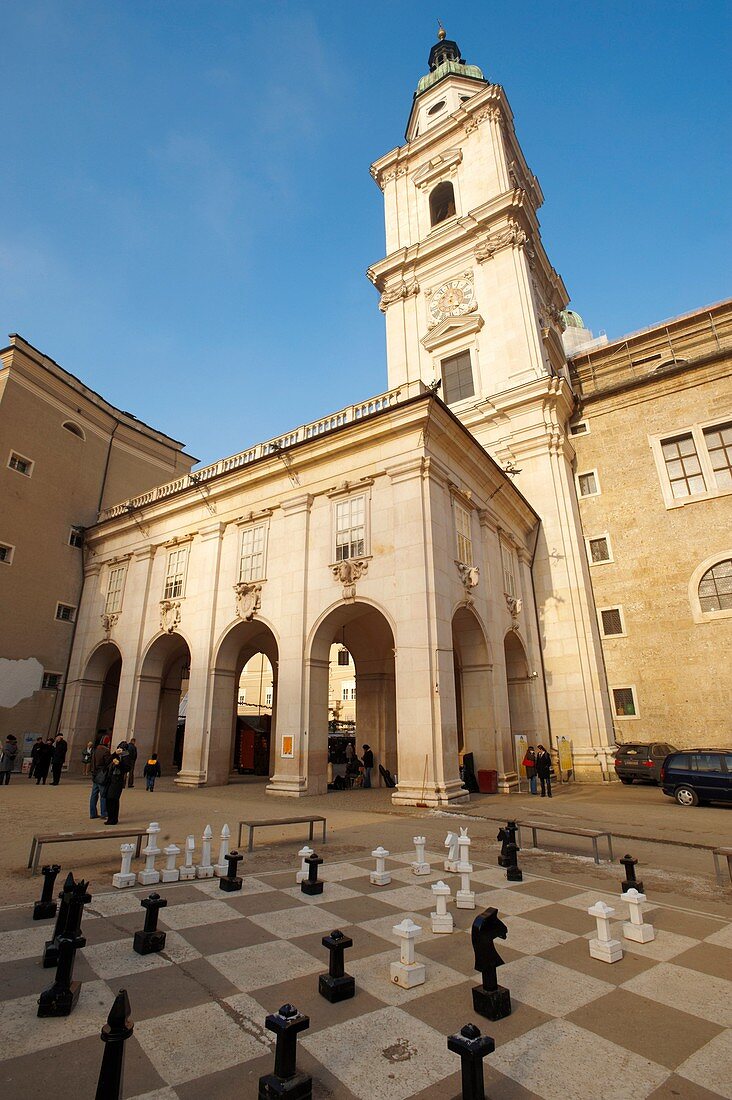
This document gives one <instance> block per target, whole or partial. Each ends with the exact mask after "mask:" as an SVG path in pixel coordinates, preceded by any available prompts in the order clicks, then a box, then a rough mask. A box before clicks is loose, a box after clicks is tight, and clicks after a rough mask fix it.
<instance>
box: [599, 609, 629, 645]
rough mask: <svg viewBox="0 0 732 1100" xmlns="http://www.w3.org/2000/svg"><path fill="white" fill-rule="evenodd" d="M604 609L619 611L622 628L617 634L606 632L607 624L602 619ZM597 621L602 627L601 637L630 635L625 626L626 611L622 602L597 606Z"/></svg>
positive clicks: (624, 636)
mask: <svg viewBox="0 0 732 1100" xmlns="http://www.w3.org/2000/svg"><path fill="white" fill-rule="evenodd" d="M603 611H617V613H618V615H619V616H620V630H619V631H618V632H617V633H616V634H606V633H605V625H604V623H603V621H602V613H603ZM597 622H598V625H599V627H600V637H601V638H627V637H628V632H627V630H626V628H625V611H624V610H623V606H622V604H610V605H609V606H608V607H598V608H597Z"/></svg>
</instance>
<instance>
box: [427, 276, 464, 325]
mask: <svg viewBox="0 0 732 1100" xmlns="http://www.w3.org/2000/svg"><path fill="white" fill-rule="evenodd" d="M474 297H475V290H474V289H473V284H472V283H471V282H470V280H469V279H450V281H449V282H447V283H443V284H442V286H441V287H438V288H437V290H436V291H435V293H434V294H433V295H432V298H431V299H430V313H431V314H432V317H433V318H434V320H435V321H444V319H445V318H446V317H459V316H460V314H462V313H467V312H468V310H469V309H470V307H471V305H472V304H473V298H474Z"/></svg>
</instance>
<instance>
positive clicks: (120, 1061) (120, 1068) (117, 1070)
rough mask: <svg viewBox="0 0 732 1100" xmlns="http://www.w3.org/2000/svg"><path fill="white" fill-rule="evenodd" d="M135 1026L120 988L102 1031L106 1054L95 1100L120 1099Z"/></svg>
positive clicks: (127, 1002)
mask: <svg viewBox="0 0 732 1100" xmlns="http://www.w3.org/2000/svg"><path fill="white" fill-rule="evenodd" d="M134 1027H135V1025H134V1024H133V1022H132V1019H131V1017H130V1000H129V997H128V996H127V990H126V989H120V991H119V993H118V994H117V996H116V997H115V999H114V1004H113V1005H112V1007H111V1009H110V1011H109V1016H107V1022H106V1024H105V1025H104V1027H103V1028H102V1032H101V1040H102V1042H103V1043H104V1054H103V1055H102V1068H101V1069H100V1071H99V1080H98V1081H97V1091H96V1100H121V1097H122V1081H123V1077H124V1065H125V1041H126V1040H127V1039H129V1037H130V1035H131V1034H132V1032H133V1030H134Z"/></svg>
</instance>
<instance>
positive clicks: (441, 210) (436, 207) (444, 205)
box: [430, 180, 455, 225]
mask: <svg viewBox="0 0 732 1100" xmlns="http://www.w3.org/2000/svg"><path fill="white" fill-rule="evenodd" d="M454 213H455V192H454V191H453V187H452V184H451V183H450V182H449V181H448V180H443V182H442V183H438V184H437V187H435V189H434V191H433V192H432V194H431V195H430V222H431V224H432V225H439V224H440V222H444V221H445V220H446V219H447V218H451V217H452V216H453V214H454Z"/></svg>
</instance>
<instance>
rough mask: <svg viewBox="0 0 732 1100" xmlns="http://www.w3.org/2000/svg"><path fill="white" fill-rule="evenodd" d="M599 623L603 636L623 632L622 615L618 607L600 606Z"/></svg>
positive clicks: (606, 636)
mask: <svg viewBox="0 0 732 1100" xmlns="http://www.w3.org/2000/svg"><path fill="white" fill-rule="evenodd" d="M600 624H601V626H602V633H603V637H605V638H612V636H613V635H614V634H625V628H624V626H623V615H622V612H621V610H620V608H619V607H604V608H602V609H601V611H600Z"/></svg>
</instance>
